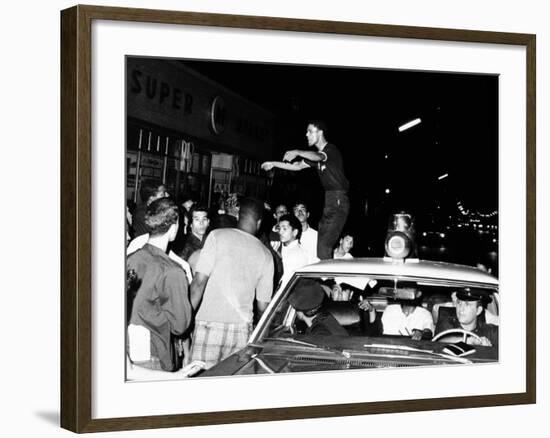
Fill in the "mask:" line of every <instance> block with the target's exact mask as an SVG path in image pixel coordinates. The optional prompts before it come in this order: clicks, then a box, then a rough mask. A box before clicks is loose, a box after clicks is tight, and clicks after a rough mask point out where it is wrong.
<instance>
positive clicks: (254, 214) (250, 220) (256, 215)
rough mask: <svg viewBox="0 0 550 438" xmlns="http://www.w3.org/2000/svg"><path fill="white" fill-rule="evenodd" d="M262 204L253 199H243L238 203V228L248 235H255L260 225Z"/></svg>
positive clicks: (262, 210)
mask: <svg viewBox="0 0 550 438" xmlns="http://www.w3.org/2000/svg"><path fill="white" fill-rule="evenodd" d="M263 215H264V204H263V202H261V201H260V200H258V199H255V198H243V199H242V200H241V201H240V203H239V222H238V227H239V228H240V229H241V230H243V231H246V232H248V233H250V234H256V233H257V232H258V230H259V229H260V225H261V224H262V218H263Z"/></svg>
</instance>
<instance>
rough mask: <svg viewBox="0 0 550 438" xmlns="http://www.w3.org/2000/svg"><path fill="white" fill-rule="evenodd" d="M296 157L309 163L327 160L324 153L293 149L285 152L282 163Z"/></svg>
mask: <svg viewBox="0 0 550 438" xmlns="http://www.w3.org/2000/svg"><path fill="white" fill-rule="evenodd" d="M297 157H301V158H305V159H306V160H309V161H325V160H326V159H327V154H325V153H324V152H317V151H302V150H298V149H293V150H291V151H286V152H285V155H284V157H283V161H293V160H294V159H295V158H297Z"/></svg>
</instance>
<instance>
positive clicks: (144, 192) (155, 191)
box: [139, 180, 168, 205]
mask: <svg viewBox="0 0 550 438" xmlns="http://www.w3.org/2000/svg"><path fill="white" fill-rule="evenodd" d="M139 195H140V196H141V200H142V202H145V203H146V204H147V205H149V204H150V203H151V202H153V201H154V200H156V199H159V198H165V197H167V196H168V192H167V191H166V187H165V186H164V184H162V183H159V182H158V181H152V180H145V181H143V182H142V183H141V188H140V190H139Z"/></svg>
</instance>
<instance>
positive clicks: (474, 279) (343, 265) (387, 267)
mask: <svg viewBox="0 0 550 438" xmlns="http://www.w3.org/2000/svg"><path fill="white" fill-rule="evenodd" d="M296 273H297V274H300V273H304V274H305V273H338V274H372V275H392V276H395V275H398V276H403V277H416V278H429V279H436V280H449V281H457V282H464V283H483V284H486V285H491V286H498V279H497V278H495V277H493V276H492V275H490V274H489V273H487V272H485V271H482V270H481V269H477V268H474V267H472V266H465V265H457V264H453V263H446V262H434V261H428V260H418V259H409V260H407V261H405V262H402V261H394V260H392V259H390V258H355V259H349V260H343V259H338V260H322V261H320V262H318V263H314V264H312V265H308V266H304V267H303V268H300V269H298V270H296Z"/></svg>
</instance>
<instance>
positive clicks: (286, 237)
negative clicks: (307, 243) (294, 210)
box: [279, 214, 302, 245]
mask: <svg viewBox="0 0 550 438" xmlns="http://www.w3.org/2000/svg"><path fill="white" fill-rule="evenodd" d="M301 236H302V225H301V224H300V221H299V220H298V219H297V218H296V216H294V215H292V214H285V215H284V216H281V218H280V219H279V238H280V240H281V242H282V243H283V245H288V244H289V243H291V242H294V241H295V240H299V239H300V237H301Z"/></svg>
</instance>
